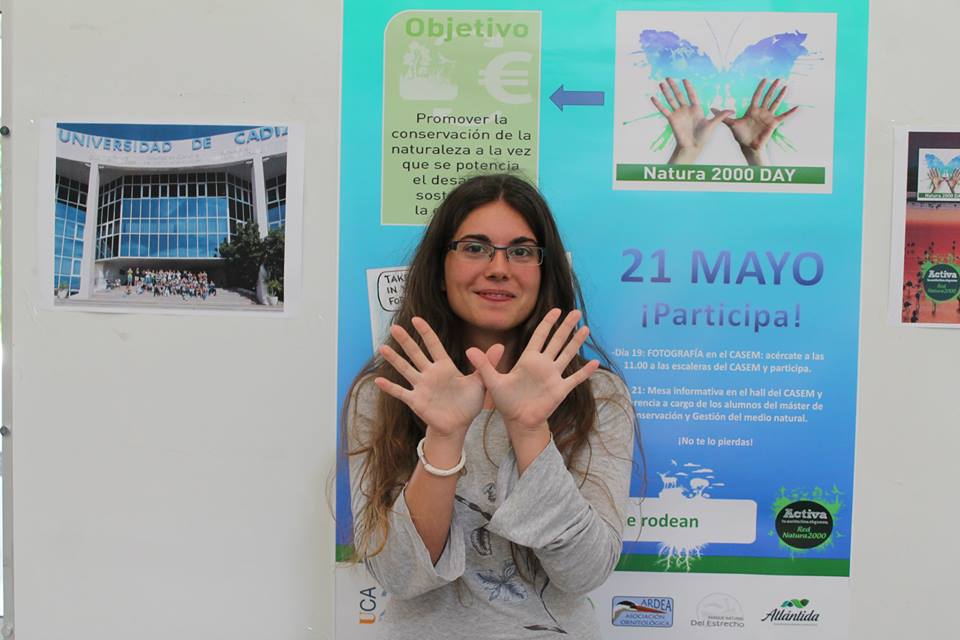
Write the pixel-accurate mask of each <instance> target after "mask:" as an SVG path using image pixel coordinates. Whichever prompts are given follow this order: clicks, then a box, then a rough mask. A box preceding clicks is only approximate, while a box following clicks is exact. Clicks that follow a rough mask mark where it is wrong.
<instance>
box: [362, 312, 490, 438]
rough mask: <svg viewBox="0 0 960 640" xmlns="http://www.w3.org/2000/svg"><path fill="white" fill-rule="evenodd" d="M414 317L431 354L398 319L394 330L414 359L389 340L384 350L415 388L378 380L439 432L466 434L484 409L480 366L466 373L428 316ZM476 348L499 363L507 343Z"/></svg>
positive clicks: (440, 433)
mask: <svg viewBox="0 0 960 640" xmlns="http://www.w3.org/2000/svg"><path fill="white" fill-rule="evenodd" d="M412 322H413V327H414V329H416V330H417V333H419V334H420V337H422V338H423V343H424V345H425V346H426V347H427V351H428V352H429V354H430V357H429V358H428V357H427V356H426V354H424V353H423V351H422V350H421V349H420V347H419V346H418V345H417V343H416V341H414V339H413V338H411V337H410V334H408V333H407V332H406V330H404V329H403V327H401V326H399V325H393V326H392V327H390V335H391V336H393V338H394V340H396V341H397V343H398V344H399V345H400V347H401V348H402V349H403V352H404V353H405V354H406V355H407V358H409V361H408V360H407V359H406V358H404V357H403V356H401V355H400V354H399V353H397V352H396V351H394V350H393V349H392V348H390V347H389V346H387V345H381V346H380V355H382V356H383V358H384V360H386V361H387V362H389V363H390V364H391V365H392V366H393V368H394V369H396V370H397V372H398V373H399V374H400V375H401V376H403V377H404V379H406V381H407V382H409V383H410V386H411V387H412V388H411V389H407V388H405V387H402V386H400V385H398V384H396V383H393V382H390V381H389V380H387V379H386V378H376V379H375V380H374V382H375V383H376V385H377V386H378V387H379V388H380V390H381V391H383V392H384V393H387V394H389V395H391V396H393V397H394V398H397V399H398V400H400V401H402V402H403V403H404V404H406V405H407V406H408V407H410V410H411V411H413V412H414V413H415V414H417V415H418V416H419V417H420V419H421V420H423V421H424V422H425V423H426V424H427V426H428V427H429V428H430V429H431V430H433V431H434V432H435V434H436V435H440V436H445V437H448V436H459V437H462V436H464V435H465V434H466V432H467V428H468V427H469V426H470V423H471V422H473V419H474V418H475V417H477V414H479V413H480V410H481V409H483V398H484V394H485V389H484V385H483V380H482V379H481V378H480V375H479V373H478V372H476V371H474V372H473V373H471V374H469V375H463V373H461V371H460V370H459V369H458V368H457V365H456V364H454V362H453V360H451V359H450V356H449V355H447V352H446V350H445V349H444V348H443V344H442V343H441V342H440V338H438V337H437V334H436V333H434V331H433V329H431V328H430V325H429V324H427V321H426V320H424V319H423V318H413V321H412ZM477 351H478V352H480V355H481V357H483V359H484V360H486V361H488V362H492V363H493V365H492V366H496V363H498V362H499V361H500V357H501V356H502V355H503V345H499V344H498V345H494V346H492V347H490V349H489V350H487V352H486V353H483V352H482V351H480V350H479V349H477Z"/></svg>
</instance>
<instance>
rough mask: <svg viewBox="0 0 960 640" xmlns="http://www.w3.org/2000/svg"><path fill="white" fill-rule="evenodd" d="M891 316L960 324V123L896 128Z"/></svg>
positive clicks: (912, 322)
mask: <svg viewBox="0 0 960 640" xmlns="http://www.w3.org/2000/svg"><path fill="white" fill-rule="evenodd" d="M894 153H895V156H894V157H895V160H894V162H895V171H894V193H893V231H892V234H891V237H892V243H893V244H892V247H891V259H890V319H891V321H892V322H894V323H896V324H900V325H904V326H921V327H922V326H926V327H954V328H956V327H960V256H958V254H957V243H958V242H960V126H958V127H954V128H953V129H936V128H924V129H922V130H918V129H913V128H909V127H903V128H900V129H898V130H897V135H896V148H895V152H894Z"/></svg>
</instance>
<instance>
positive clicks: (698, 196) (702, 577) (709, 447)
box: [337, 0, 868, 637]
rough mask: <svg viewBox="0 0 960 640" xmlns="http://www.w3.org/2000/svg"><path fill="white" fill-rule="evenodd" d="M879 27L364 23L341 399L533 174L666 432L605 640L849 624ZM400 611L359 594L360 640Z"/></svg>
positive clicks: (711, 7) (626, 365)
mask: <svg viewBox="0 0 960 640" xmlns="http://www.w3.org/2000/svg"><path fill="white" fill-rule="evenodd" d="M867 6H868V3H867V1H866V0H853V1H850V0H848V1H843V2H842V1H839V0H805V1H804V2H799V1H795V0H734V1H732V2H726V3H722V5H721V4H720V3H715V2H707V1H699V2H695V1H680V0H676V1H666V0H661V1H642V2H641V1H636V2H628V1H606V0H605V1H603V2H591V3H583V2H569V1H566V0H563V1H553V2H539V3H538V2H524V3H515V2H492V1H487V2H482V3H477V2H463V1H461V0H445V1H443V2H434V1H431V0H426V1H424V2H418V3H415V4H411V3H409V2H406V1H404V0H384V1H382V2H378V3H375V4H372V5H371V4H369V3H359V2H349V1H348V2H346V3H345V8H344V34H343V82H342V90H343V94H342V100H343V108H342V139H341V180H340V185H341V187H340V188H341V191H340V273H339V291H340V293H339V314H340V315H339V341H338V344H339V354H338V375H339V378H338V398H339V401H340V402H341V403H342V402H343V398H344V395H345V393H346V391H347V389H348V388H349V385H350V382H351V381H352V379H353V377H354V376H355V375H356V373H357V371H358V370H359V369H360V367H361V366H362V364H363V363H364V362H365V361H366V360H367V359H368V358H369V357H370V355H371V354H372V352H373V351H372V350H373V345H374V344H375V343H376V342H377V341H378V339H379V337H380V336H381V335H383V331H384V328H385V326H386V325H387V324H388V323H389V314H390V311H391V309H394V308H395V307H396V302H397V300H398V299H399V297H400V296H401V295H402V291H403V280H404V273H405V272H404V269H403V267H404V265H405V264H406V261H407V259H408V257H409V254H410V252H411V250H412V249H413V247H415V246H416V243H417V240H418V238H419V236H420V234H421V232H422V225H423V224H425V222H426V221H427V220H429V216H430V214H431V212H432V210H433V207H435V206H436V205H437V204H438V202H439V199H442V197H443V194H444V193H445V192H446V191H447V190H448V189H450V188H451V186H452V185H455V184H457V182H458V180H460V179H462V177H465V176H469V175H473V174H475V173H478V172H491V171H520V172H523V173H525V174H526V175H527V176H529V177H530V178H531V179H534V180H536V182H537V184H538V185H539V187H540V188H541V190H542V191H543V193H544V194H545V196H546V197H547V199H548V201H549V202H550V204H551V206H552V208H553V210H554V213H555V215H556V217H557V220H558V223H559V226H560V230H561V233H562V234H563V236H564V241H565V243H566V244H567V247H568V249H569V251H570V253H571V260H572V263H573V265H574V268H575V270H576V272H577V275H578V277H579V278H580V281H581V284H582V285H583V288H584V294H585V297H586V303H587V307H588V309H589V311H590V321H591V329H592V330H593V332H594V333H595V335H597V336H598V337H599V339H600V341H601V343H602V344H603V346H604V347H605V348H606V349H607V350H608V351H609V352H610V354H611V355H612V356H614V360H615V361H616V363H617V365H618V366H619V367H620V368H621V369H622V372H623V373H624V375H625V378H626V381H627V383H628V385H629V387H630V390H631V394H632V400H633V402H634V405H635V408H636V411H637V415H638V418H639V423H640V429H641V433H642V436H643V447H644V452H645V458H646V482H645V483H644V479H643V478H642V477H639V476H638V477H635V478H634V481H633V486H632V491H631V495H632V496H634V497H635V500H634V507H633V511H632V512H631V514H630V515H631V518H630V520H629V521H628V529H627V531H626V532H625V535H624V550H623V551H624V553H623V556H622V558H621V561H620V565H619V566H618V569H617V571H616V572H615V574H614V575H613V576H612V577H611V579H610V581H609V583H608V585H606V586H605V587H604V588H603V589H600V590H598V592H597V593H596V594H595V596H596V597H595V599H594V601H595V604H596V607H597V612H598V624H602V625H604V627H603V628H604V629H605V631H604V633H605V634H608V635H610V634H612V633H614V632H615V631H616V627H620V626H654V627H669V628H672V629H673V631H674V632H675V633H677V634H687V635H689V634H698V633H708V632H710V630H711V628H713V627H730V628H737V629H743V630H746V631H748V636H745V637H750V636H756V637H771V635H770V634H776V633H781V632H785V633H787V631H784V629H786V628H787V627H790V626H793V625H801V624H802V625H812V626H817V627H818V628H819V635H818V637H843V634H844V633H845V631H846V620H847V611H846V597H847V596H846V580H845V578H847V577H848V576H849V575H850V540H851V527H852V520H851V514H852V509H851V506H852V505H851V501H852V495H853V460H854V435H855V422H856V393H857V346H858V333H857V332H858V323H859V280H860V233H861V216H862V190H863V166H864V162H863V160H864V158H863V153H864V126H865V122H864V120H865V95H866V53H867V47H866V44H867V43H866V39H867ZM721 9H722V10H721ZM337 497H338V502H337V505H338V526H339V527H340V529H339V531H338V538H337V541H338V549H340V550H341V551H342V550H343V545H348V544H349V541H350V534H349V531H350V516H349V500H348V495H347V483H346V476H345V471H344V470H341V472H340V475H339V483H338V496H337ZM641 499H642V500H641ZM351 581H352V582H351ZM368 583H369V584H368ZM378 594H379V595H378ZM384 599H385V594H380V592H378V591H377V588H376V586H375V585H374V584H373V583H372V582H371V581H370V580H369V578H357V577H356V576H355V575H354V576H353V577H351V578H343V581H342V583H341V586H340V587H338V606H337V609H338V625H350V626H352V627H353V628H354V629H353V630H352V631H344V630H343V629H342V628H341V627H340V626H338V629H341V631H340V633H354V632H356V625H357V623H358V621H359V622H361V623H363V624H365V626H364V627H363V628H364V629H366V630H367V631H369V632H371V633H372V632H374V630H375V628H376V626H377V625H376V621H377V619H378V616H380V615H381V614H382V613H383V611H384V607H385V606H387V611H388V605H384ZM645 599H646V600H645ZM624 601H626V602H632V603H634V604H635V605H636V604H638V603H641V602H646V603H647V605H649V606H647V605H644V606H641V607H640V609H653V610H655V612H649V615H643V616H641V615H630V614H629V612H626V613H625V612H624V611H623V607H621V609H620V611H619V612H618V605H617V603H618V602H619V603H622V602H624ZM362 603H365V604H362ZM638 606H639V605H638ZM640 609H635V611H639V610H640ZM387 615H389V613H387ZM344 637H346V636H344ZM350 637H353V636H350Z"/></svg>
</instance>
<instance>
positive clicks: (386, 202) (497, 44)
mask: <svg viewBox="0 0 960 640" xmlns="http://www.w3.org/2000/svg"><path fill="white" fill-rule="evenodd" d="M539 96H540V12H539V11H404V12H401V13H398V14H397V15H395V16H394V17H393V18H392V19H391V21H390V23H389V24H388V25H387V28H386V35H385V45H384V73H383V194H382V200H381V202H382V204H381V209H380V221H381V223H382V224H403V225H417V224H427V223H428V222H429V221H430V216H431V214H432V213H433V210H434V209H435V208H436V207H437V205H439V204H440V202H441V201H442V200H443V197H444V195H446V192H447V191H449V190H450V189H451V188H452V187H453V186H455V185H457V184H459V183H460V182H461V181H462V180H463V179H465V178H467V177H469V176H471V175H474V174H478V173H494V172H504V171H520V172H522V173H524V174H525V175H526V176H528V177H529V178H530V179H532V180H536V178H537V154H538V149H539V109H540V98H539Z"/></svg>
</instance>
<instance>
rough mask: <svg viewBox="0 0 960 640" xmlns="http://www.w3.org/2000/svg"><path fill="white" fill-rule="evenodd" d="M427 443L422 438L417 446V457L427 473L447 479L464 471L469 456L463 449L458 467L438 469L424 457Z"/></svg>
mask: <svg viewBox="0 0 960 640" xmlns="http://www.w3.org/2000/svg"><path fill="white" fill-rule="evenodd" d="M426 441H427V439H426V438H421V439H420V442H419V444H417V457H418V458H420V463H421V464H422V465H423V468H424V469H426V471H427V473H429V474H430V475H433V476H440V477H441V478H447V477H449V476H452V475H454V474H457V473H460V470H461V469H463V465H464V464H466V462H467V455H466V452H465V451H464V450H463V449H460V462H458V463H457V466H455V467H452V468H450V469H438V468H436V467H435V466H433V465H432V464H430V463H429V462H427V458H426V456H424V455H423V443H424V442H426Z"/></svg>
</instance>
